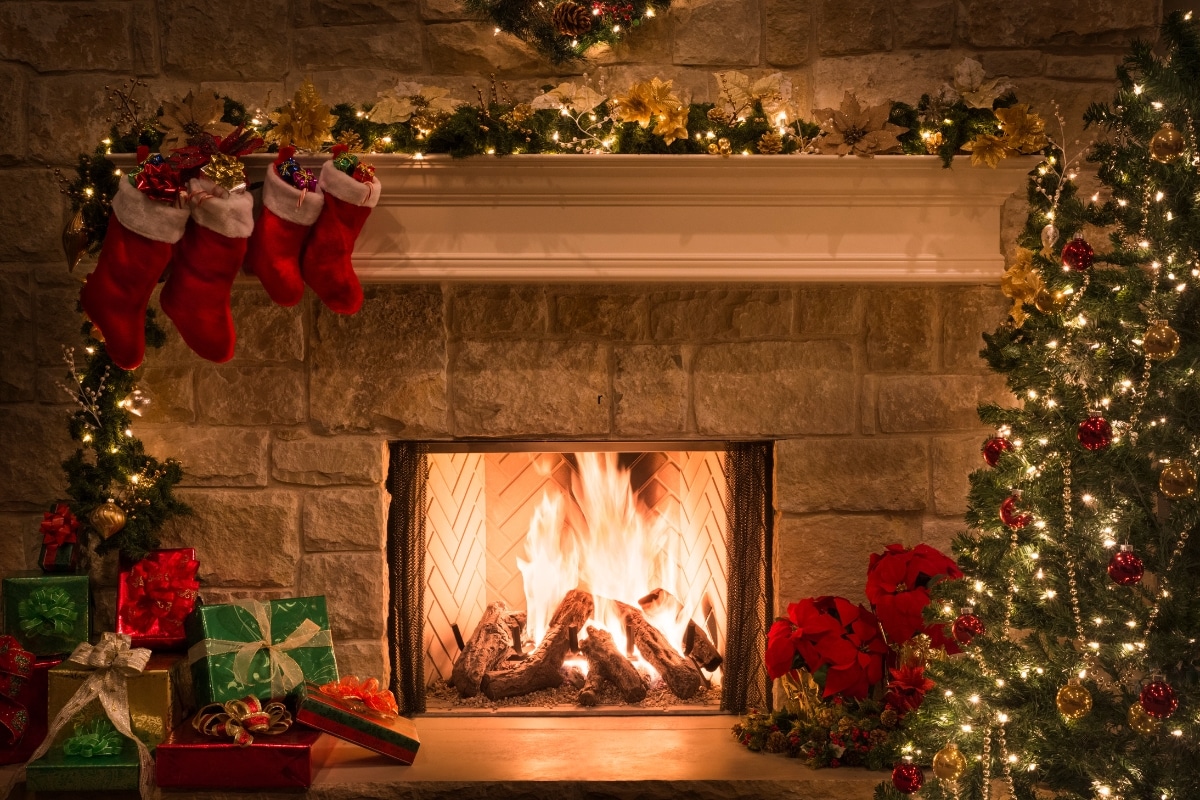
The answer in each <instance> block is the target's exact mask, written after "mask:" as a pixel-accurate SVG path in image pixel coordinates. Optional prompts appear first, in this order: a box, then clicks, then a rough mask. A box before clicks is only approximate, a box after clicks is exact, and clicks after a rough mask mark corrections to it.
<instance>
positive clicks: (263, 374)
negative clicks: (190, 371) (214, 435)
mask: <svg viewBox="0 0 1200 800" xmlns="http://www.w3.org/2000/svg"><path fill="white" fill-rule="evenodd" d="M196 404H197V406H198V407H199V410H200V420H201V421H202V422H208V423H212V424H216V425H294V424H296V423H299V422H304V420H305V410H304V372H303V370H301V369H292V368H290V367H231V366H219V367H201V368H200V369H198V370H197V374H196Z"/></svg>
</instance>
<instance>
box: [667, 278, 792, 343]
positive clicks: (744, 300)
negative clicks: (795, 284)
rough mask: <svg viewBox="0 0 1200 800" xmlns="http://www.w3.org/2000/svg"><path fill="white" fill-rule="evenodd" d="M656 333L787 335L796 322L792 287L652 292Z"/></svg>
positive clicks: (678, 336) (696, 337)
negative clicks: (793, 319)
mask: <svg viewBox="0 0 1200 800" xmlns="http://www.w3.org/2000/svg"><path fill="white" fill-rule="evenodd" d="M647 304H648V305H649V310H650V335H651V336H652V337H653V338H654V339H657V340H666V341H671V340H682V341H687V342H695V341H703V340H711V339H717V340H728V339H758V338H768V337H784V336H787V335H788V332H789V330H790V329H791V323H792V319H791V317H792V293H791V291H790V290H788V289H771V288H764V289H749V290H743V289H715V288H714V289H682V290H672V291H662V292H651V293H650V294H649V296H648V298H647Z"/></svg>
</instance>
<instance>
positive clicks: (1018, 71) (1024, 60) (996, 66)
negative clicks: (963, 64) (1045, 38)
mask: <svg viewBox="0 0 1200 800" xmlns="http://www.w3.org/2000/svg"><path fill="white" fill-rule="evenodd" d="M975 59H976V60H977V61H978V62H979V63H980V64H983V69H984V73H985V74H986V75H987V76H988V77H989V78H994V77H996V76H1000V75H1002V76H1004V77H1008V78H1028V77H1030V76H1032V75H1041V74H1042V70H1043V69H1044V67H1045V61H1046V56H1045V54H1044V53H1042V51H1041V50H992V51H989V52H986V53H980V54H979V55H978V56H975Z"/></svg>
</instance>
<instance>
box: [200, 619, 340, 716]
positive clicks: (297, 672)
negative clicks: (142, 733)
mask: <svg viewBox="0 0 1200 800" xmlns="http://www.w3.org/2000/svg"><path fill="white" fill-rule="evenodd" d="M231 605H235V606H238V607H239V608H241V609H243V610H245V611H246V612H247V613H248V614H250V616H251V617H253V618H254V621H255V622H256V623H257V624H258V631H259V638H258V639H255V640H254V641H250V642H235V641H232V640H229V639H204V640H202V641H199V642H197V643H196V644H194V645H192V647H191V648H190V649H189V650H188V661H189V662H190V663H193V664H194V663H196V662H197V661H200V660H201V659H204V658H207V657H208V656H217V655H222V654H224V653H236V654H237V655H235V656H234V657H233V677H234V680H236V681H237V682H238V683H240V684H241V685H243V686H246V685H247V684H249V683H250V682H251V679H250V665H251V663H252V662H253V661H254V656H255V655H257V653H258V651H259V650H266V651H267V659H268V661H269V662H270V665H271V697H283V696H284V695H285V694H287V693H288V692H290V691H291V690H292V689H295V688H296V687H297V686H299V685H300V684H302V683H303V682H304V670H302V669H301V668H300V665H299V664H297V663H296V659H294V658H292V657H291V655H290V654H289V653H288V651H289V650H296V649H298V648H301V647H331V646H332V645H333V639H332V637H331V636H330V633H329V631H327V630H322V629H321V627H320V626H319V625H317V623H315V622H313V621H312V620H311V619H306V620H304V621H303V622H301V623H300V624H299V625H298V626H296V629H295V630H294V631H292V632H291V633H290V634H288V636H287V638H286V639H284V640H283V641H282V642H275V641H274V637H273V636H272V635H271V606H270V604H268V603H264V602H262V601H261V600H253V599H249V598H245V599H241V600H235V601H233V603H231Z"/></svg>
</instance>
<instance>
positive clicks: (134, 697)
mask: <svg viewBox="0 0 1200 800" xmlns="http://www.w3.org/2000/svg"><path fill="white" fill-rule="evenodd" d="M91 674H92V671H91V670H90V669H87V668H86V667H81V666H79V665H77V664H73V663H71V662H70V661H64V662H63V663H62V664H60V665H58V666H57V667H55V668H54V669H52V670H50V674H49V702H48V704H47V713H48V717H49V718H50V719H54V718H55V717H56V716H57V715H58V712H59V711H61V710H62V708H63V706H65V705H66V704H67V701H69V700H70V699H71V696H72V695H74V694H75V692H76V691H77V690H78V689H79V687H80V686H82V685H83V682H84V681H86V680H87V679H88V676H90V675H91ZM188 684H189V676H188V671H187V660H186V659H185V658H183V657H182V656H179V655H168V654H165V653H155V654H154V655H152V656H151V657H150V662H149V663H148V664H147V665H146V669H145V670H144V671H143V672H141V673H139V674H137V675H132V676H130V677H129V678H128V684H127V685H128V687H129V717H130V719H131V720H132V722H133V732H134V734H135V735H136V736H137V737H138V738H139V739H141V740H142V741H143V742H145V743H146V745H147V746H148V747H150V748H154V747H155V746H156V745H157V744H158V743H159V742H161V741H162V740H164V739H166V738H167V735H168V734H169V733H170V732H171V731H173V730H175V728H176V727H178V726H179V724H180V723H181V722H183V720H184V719H185V718H186V715H187V713H188V712H190V711H191V710H192V702H191V698H190V691H189V688H188ZM97 718H105V719H107V716H106V715H105V713H104V709H103V708H102V707H101V706H100V701H99V699H96V700H93V701H92V702H91V703H88V704H87V705H86V706H84V707H83V710H82V711H80V712H79V713H78V714H76V715H75V716H74V717H72V718H71V720H70V721H69V722H68V723H67V724H66V725H65V726H63V729H62V730H61V731H60V732H59V734H58V736H57V737H56V741H55V742H54V744H55V746H56V747H57V746H59V745H61V744H62V743H63V742H64V741H65V740H66V739H67V738H69V737H70V736H71V735H72V730H73V729H74V728H75V727H76V726H82V725H84V724H88V723H91V722H92V721H93V720H95V719H97ZM134 755H135V756H136V753H135V754H134Z"/></svg>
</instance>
